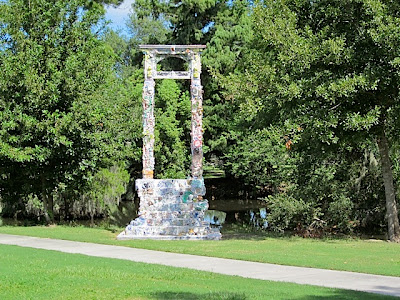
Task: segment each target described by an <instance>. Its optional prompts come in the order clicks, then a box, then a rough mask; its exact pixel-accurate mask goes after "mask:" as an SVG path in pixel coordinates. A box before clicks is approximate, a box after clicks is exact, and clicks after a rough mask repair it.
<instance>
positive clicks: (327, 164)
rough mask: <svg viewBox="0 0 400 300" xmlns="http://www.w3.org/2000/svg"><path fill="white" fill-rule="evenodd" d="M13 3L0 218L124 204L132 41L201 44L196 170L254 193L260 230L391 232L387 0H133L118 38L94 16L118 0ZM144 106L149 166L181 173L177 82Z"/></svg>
mask: <svg viewBox="0 0 400 300" xmlns="http://www.w3.org/2000/svg"><path fill="white" fill-rule="evenodd" d="M25 3H26V2H25V1H22V0H9V1H6V2H2V3H0V9H1V13H0V39H1V45H0V55H1V56H0V66H1V69H2V73H1V74H0V118H1V124H0V176H1V177H0V197H1V200H2V203H3V205H2V206H3V211H2V213H3V215H13V214H14V215H16V214H18V213H20V214H25V215H26V214H28V213H32V214H33V215H42V216H44V217H45V218H46V219H47V221H50V220H51V219H52V217H53V215H54V214H55V215H57V216H59V217H65V218H74V217H75V218H76V217H82V216H88V217H91V218H92V219H93V218H94V217H95V216H101V215H108V214H109V213H110V211H111V210H113V209H115V208H116V207H117V206H118V205H119V204H120V200H121V197H122V198H124V199H126V198H132V190H133V182H134V180H135V178H137V177H138V176H140V171H141V170H140V168H141V166H140V159H141V158H140V157H141V140H140V139H141V130H142V129H141V93H142V84H143V75H142V74H143V72H142V54H141V52H140V50H139V49H138V45H139V44H149V43H153V44H166V43H170V44H207V48H206V50H205V51H204V52H203V55H202V57H203V59H202V62H203V67H204V68H203V73H202V82H203V85H204V91H205V94H204V115H205V119H204V126H205V149H204V151H205V174H206V175H207V170H213V171H216V170H217V171H218V172H220V173H219V174H226V177H227V178H232V179H233V178H234V179H235V182H241V184H242V187H243V189H246V190H251V191H252V196H253V197H262V198H263V199H265V201H266V205H267V210H268V217H267V218H268V222H269V228H270V229H272V230H276V231H284V230H296V231H298V232H299V233H301V234H303V235H306V236H313V235H320V234H322V233H324V232H331V233H338V232H341V233H349V232H367V233H381V232H383V231H385V228H388V238H390V239H391V240H393V241H396V240H399V238H400V228H399V225H398V211H397V210H396V209H397V206H396V205H397V204H396V197H398V196H399V189H398V182H399V179H400V163H399V162H400V160H399V158H400V153H399V152H400V144H399V142H398V138H399V132H400V130H399V127H400V123H399V118H398V117H397V116H398V115H399V113H400V105H399V103H400V101H399V93H398V91H399V88H400V86H399V82H400V80H399V79H400V78H399V76H400V68H399V66H400V63H399V61H400V52H399V51H400V50H399V49H400V31H399V30H400V29H399V28H400V26H399V25H400V18H399V15H400V5H399V4H397V2H394V1H385V0H351V1H344V0H335V1H325V0H318V1H308V0H277V1H260V2H253V1H246V0H234V1H209V0H193V1H183V2H182V1H172V0H170V1H149V0H140V1H139V0H137V1H135V2H134V4H133V5H132V12H131V15H130V19H129V21H128V24H127V27H128V28H129V30H130V33H131V35H130V37H129V38H124V37H122V36H120V35H119V34H118V33H115V32H112V31H110V30H107V29H106V25H105V24H104V21H103V13H104V8H103V6H102V4H104V3H113V4H115V5H118V4H119V3H120V1H83V0H71V1H58V0H53V1H39V0H32V1H30V2H29V5H25ZM15 16H18V17H15ZM99 62H101V63H99ZM177 67H179V68H183V67H185V66H184V65H183V63H182V62H180V61H177V60H173V59H172V60H165V61H164V62H163V63H162V64H161V66H160V68H163V69H165V70H167V69H169V68H177ZM155 114H156V120H157V122H156V149H155V151H156V153H155V155H156V170H155V171H156V176H157V177H159V178H179V177H186V176H188V171H189V167H188V166H189V164H190V157H189V155H190V149H189V139H190V138H189V137H190V132H189V126H190V120H189V119H190V100H189V94H188V83H187V82H180V81H171V80H164V81H160V82H158V83H157V88H156V111H155ZM235 188H236V187H235Z"/></svg>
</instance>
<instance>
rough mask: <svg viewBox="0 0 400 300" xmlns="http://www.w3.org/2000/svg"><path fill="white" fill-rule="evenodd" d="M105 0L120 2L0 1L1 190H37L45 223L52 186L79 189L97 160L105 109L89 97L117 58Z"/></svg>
mask: <svg viewBox="0 0 400 300" xmlns="http://www.w3.org/2000/svg"><path fill="white" fill-rule="evenodd" d="M103 3H118V1H85V0H71V1H60V0H52V1H40V0H31V1H28V2H27V1H23V0H9V1H7V2H2V3H0V43H1V44H0V67H1V70H2V72H1V74H0V119H1V120H2V122H1V123H0V176H1V178H0V193H1V194H2V198H3V200H4V201H8V202H9V203H11V204H12V203H16V202H18V201H19V200H20V199H21V198H22V197H23V196H24V195H27V194H31V193H33V194H36V195H37V196H39V197H40V198H41V200H42V201H43V204H44V214H45V219H46V221H47V222H51V221H52V218H53V199H52V197H53V191H54V189H55V188H56V187H57V186H58V185H59V184H60V183H61V182H62V183H65V184H66V185H67V186H69V187H71V188H74V189H80V188H82V186H84V185H85V183H86V181H87V180H88V179H89V178H90V177H91V176H92V175H93V174H94V173H95V172H96V170H98V168H99V167H101V165H102V155H103V145H102V144H101V143H100V142H101V139H100V138H99V136H101V135H102V132H103V120H104V116H105V110H104V107H102V106H101V105H97V106H96V105H93V102H96V97H95V95H96V93H99V91H100V90H102V89H103V88H104V85H105V82H106V81H107V78H109V77H110V76H111V75H112V67H113V65H114V54H113V51H112V49H111V48H110V47H108V46H106V45H105V44H104V42H102V41H101V40H100V39H99V35H100V33H101V31H102V19H101V18H102V15H103V13H104V8H103V5H102V4H103ZM99 62H100V63H99ZM21 182H23V185H22V186H21V185H19V186H18V183H21Z"/></svg>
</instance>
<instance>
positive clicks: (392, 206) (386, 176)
mask: <svg viewBox="0 0 400 300" xmlns="http://www.w3.org/2000/svg"><path fill="white" fill-rule="evenodd" d="M378 147H379V152H380V155H381V166H382V177H383V184H384V186H385V196H386V217H387V222H388V237H389V240H390V241H392V242H400V226H399V215H398V213H397V206H396V194H395V190H394V184H393V171H392V162H391V160H390V156H389V142H388V139H387V137H386V134H385V130H384V129H382V131H381V133H380V136H379V137H378Z"/></svg>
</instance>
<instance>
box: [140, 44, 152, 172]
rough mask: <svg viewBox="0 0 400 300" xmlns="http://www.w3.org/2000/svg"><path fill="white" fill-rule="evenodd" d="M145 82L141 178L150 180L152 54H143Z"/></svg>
mask: <svg viewBox="0 0 400 300" xmlns="http://www.w3.org/2000/svg"><path fill="white" fill-rule="evenodd" d="M144 65H145V81H144V86H143V101H142V103H143V156H142V158H143V171H142V172H143V178H147V179H152V178H153V175H154V126H155V119H154V86H155V81H154V78H153V71H154V70H155V57H154V54H153V53H152V52H150V51H148V52H147V53H146V54H145V63H144Z"/></svg>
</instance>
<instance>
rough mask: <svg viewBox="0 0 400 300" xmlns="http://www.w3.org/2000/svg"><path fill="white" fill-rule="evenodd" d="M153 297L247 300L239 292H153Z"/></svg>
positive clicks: (189, 299) (193, 299)
mask: <svg viewBox="0 0 400 300" xmlns="http://www.w3.org/2000/svg"><path fill="white" fill-rule="evenodd" d="M152 297H154V299H185V300H186V299H188V300H203V299H207V300H247V299H248V298H247V297H246V296H245V295H244V294H240V293H220V292H218V293H206V294H193V293H185V292H178V293H174V292H157V293H153V294H152Z"/></svg>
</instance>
